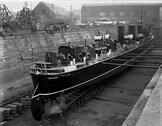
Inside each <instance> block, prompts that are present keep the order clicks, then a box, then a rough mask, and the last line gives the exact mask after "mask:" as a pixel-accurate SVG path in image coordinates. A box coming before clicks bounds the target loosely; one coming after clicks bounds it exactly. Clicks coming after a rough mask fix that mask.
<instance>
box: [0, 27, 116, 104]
mask: <svg viewBox="0 0 162 126" xmlns="http://www.w3.org/2000/svg"><path fill="white" fill-rule="evenodd" d="M100 31H101V32H106V31H107V30H105V29H104V30H100ZM96 32H99V30H97V31H93V30H91V31H68V32H60V33H55V34H54V35H53V36H51V35H50V34H46V33H41V34H40V33H38V34H34V35H21V36H10V37H6V39H5V40H4V39H3V38H0V106H2V105H3V104H7V103H10V102H11V101H13V100H14V99H18V98H20V97H22V96H23V95H27V94H28V93H29V92H31V91H32V90H33V85H32V81H31V77H30V74H29V71H30V67H31V65H32V63H33V62H34V61H33V60H21V59H20V58H21V56H23V57H31V56H32V51H31V50H32V49H33V52H34V54H35V55H41V54H44V52H46V51H57V48H58V47H59V46H60V45H64V44H68V43H69V42H70V44H73V45H78V44H84V43H85V39H86V43H87V44H89V43H92V42H94V36H95V34H96ZM109 32H110V33H112V35H113V36H114V37H115V36H116V34H115V33H116V31H115V30H114V31H109Z"/></svg>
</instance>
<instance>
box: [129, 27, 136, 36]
mask: <svg viewBox="0 0 162 126" xmlns="http://www.w3.org/2000/svg"><path fill="white" fill-rule="evenodd" d="M129 34H133V35H135V34H136V28H135V26H134V25H130V26H129Z"/></svg>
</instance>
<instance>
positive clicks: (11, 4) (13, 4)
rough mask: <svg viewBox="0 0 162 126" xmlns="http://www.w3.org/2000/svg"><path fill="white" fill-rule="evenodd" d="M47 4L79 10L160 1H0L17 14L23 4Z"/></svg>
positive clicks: (158, 1) (157, 1)
mask: <svg viewBox="0 0 162 126" xmlns="http://www.w3.org/2000/svg"><path fill="white" fill-rule="evenodd" d="M41 1H42V2H47V3H51V4H54V5H56V6H60V7H63V8H65V9H66V10H68V11H69V10H70V7H71V6H72V9H81V6H82V4H97V3H139V2H140V3H162V0H0V4H5V5H6V6H7V8H8V9H9V10H11V11H14V12H17V11H20V10H22V8H23V6H24V5H25V2H27V3H28V7H29V8H30V9H33V8H34V7H35V6H36V5H37V4H38V3H39V2H41Z"/></svg>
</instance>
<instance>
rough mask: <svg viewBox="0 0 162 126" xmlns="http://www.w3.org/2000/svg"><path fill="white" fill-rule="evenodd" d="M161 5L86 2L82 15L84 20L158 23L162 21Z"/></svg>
mask: <svg viewBox="0 0 162 126" xmlns="http://www.w3.org/2000/svg"><path fill="white" fill-rule="evenodd" d="M160 7H161V5H160V4H158V3H113V4H112V3H109V4H97V5H96V4H84V5H82V8H81V17H82V22H93V21H96V20H100V19H105V18H106V19H108V20H115V21H118V22H125V23H132V24H136V23H140V22H143V23H145V24H152V25H157V24H159V21H160ZM141 19H142V20H141Z"/></svg>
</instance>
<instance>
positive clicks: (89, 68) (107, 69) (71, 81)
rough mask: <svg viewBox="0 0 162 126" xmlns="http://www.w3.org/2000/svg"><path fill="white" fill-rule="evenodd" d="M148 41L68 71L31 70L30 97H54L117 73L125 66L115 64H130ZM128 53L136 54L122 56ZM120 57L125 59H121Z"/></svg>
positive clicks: (144, 49) (144, 50) (143, 51)
mask: <svg viewBox="0 0 162 126" xmlns="http://www.w3.org/2000/svg"><path fill="white" fill-rule="evenodd" d="M148 43H149V42H147V43H145V44H143V45H140V46H138V47H136V48H134V49H132V50H130V51H127V52H125V53H122V54H119V55H117V56H115V57H112V58H109V59H103V60H101V61H98V62H97V63H94V64H92V65H86V66H84V67H81V68H77V69H76V70H74V71H70V72H63V73H60V74H52V71H50V70H48V69H47V73H49V74H35V72H31V73H30V74H31V76H32V80H33V84H34V87H35V92H34V94H33V96H32V98H35V97H42V98H43V99H44V98H45V97H48V96H52V97H56V96H58V95H59V94H61V93H63V94H66V93H69V92H72V91H75V90H77V89H79V88H82V87H86V86H89V85H92V84H94V83H97V82H100V81H102V80H104V79H106V78H109V77H111V76H113V75H115V74H118V73H120V72H121V71H123V70H124V69H126V68H127V66H122V65H116V64H123V63H125V64H132V62H129V61H131V60H134V59H138V57H137V55H138V54H141V53H145V52H146V47H147V46H148ZM129 53H130V54H132V53H133V54H136V56H135V57H123V56H124V55H127V54H129ZM114 59H121V60H114ZM122 59H124V60H126V61H122ZM127 60H128V61H127ZM76 67H80V65H79V64H78V65H76Z"/></svg>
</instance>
